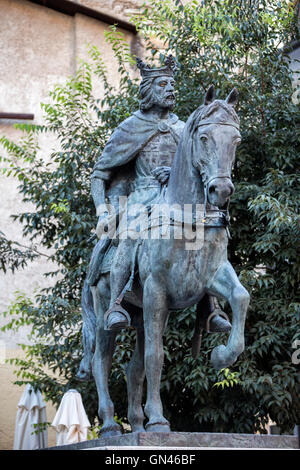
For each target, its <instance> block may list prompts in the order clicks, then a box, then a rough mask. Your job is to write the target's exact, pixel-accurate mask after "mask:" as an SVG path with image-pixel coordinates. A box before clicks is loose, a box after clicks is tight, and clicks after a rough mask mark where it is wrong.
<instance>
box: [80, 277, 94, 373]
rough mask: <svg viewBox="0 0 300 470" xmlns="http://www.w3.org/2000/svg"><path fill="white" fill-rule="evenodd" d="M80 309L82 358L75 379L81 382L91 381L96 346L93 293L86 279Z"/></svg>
mask: <svg viewBox="0 0 300 470" xmlns="http://www.w3.org/2000/svg"><path fill="white" fill-rule="evenodd" d="M81 307H82V321H83V326H82V344H83V358H82V360H81V362H80V366H79V370H78V372H77V375H76V377H77V379H78V380H81V381H85V380H89V379H91V374H92V359H93V355H94V352H95V344H96V315H95V310H94V301H93V293H92V290H91V287H90V285H89V284H88V282H87V279H86V280H85V281H84V284H83V288H82V293H81Z"/></svg>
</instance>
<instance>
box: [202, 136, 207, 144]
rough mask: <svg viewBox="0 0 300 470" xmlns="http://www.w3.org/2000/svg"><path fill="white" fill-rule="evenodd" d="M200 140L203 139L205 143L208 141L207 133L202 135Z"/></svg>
mask: <svg viewBox="0 0 300 470" xmlns="http://www.w3.org/2000/svg"><path fill="white" fill-rule="evenodd" d="M200 140H201V142H203V143H204V144H205V143H206V142H207V136H206V135H202V136H201V137H200Z"/></svg>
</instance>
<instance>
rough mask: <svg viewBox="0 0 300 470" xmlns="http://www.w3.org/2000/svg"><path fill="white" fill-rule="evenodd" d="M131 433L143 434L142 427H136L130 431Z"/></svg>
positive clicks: (143, 429)
mask: <svg viewBox="0 0 300 470" xmlns="http://www.w3.org/2000/svg"><path fill="white" fill-rule="evenodd" d="M131 432H145V428H144V426H136V427H133V428H132V429H131Z"/></svg>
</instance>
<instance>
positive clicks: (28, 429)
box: [14, 384, 48, 450]
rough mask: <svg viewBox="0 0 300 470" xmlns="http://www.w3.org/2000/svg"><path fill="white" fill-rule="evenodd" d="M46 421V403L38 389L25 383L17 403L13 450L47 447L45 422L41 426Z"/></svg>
mask: <svg viewBox="0 0 300 470" xmlns="http://www.w3.org/2000/svg"><path fill="white" fill-rule="evenodd" d="M46 422H47V415H46V405H45V402H44V400H43V397H42V394H41V392H40V391H39V390H38V391H36V392H35V391H34V389H33V388H32V387H31V385H30V384H27V385H26V388H25V391H24V393H23V395H22V396H21V400H20V401H19V403H18V411H17V416H16V426H15V436H14V450H36V449H43V448H45V447H47V437H48V436H47V428H46V424H44V426H41V425H42V423H46ZM34 425H37V426H34ZM37 431H38V432H37Z"/></svg>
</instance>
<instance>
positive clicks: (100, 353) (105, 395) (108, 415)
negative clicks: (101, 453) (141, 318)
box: [92, 279, 122, 436]
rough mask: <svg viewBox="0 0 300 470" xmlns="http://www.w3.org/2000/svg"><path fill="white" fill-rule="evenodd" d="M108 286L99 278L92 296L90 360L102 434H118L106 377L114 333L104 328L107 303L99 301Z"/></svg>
mask: <svg viewBox="0 0 300 470" xmlns="http://www.w3.org/2000/svg"><path fill="white" fill-rule="evenodd" d="M108 294H109V288H108V287H107V285H106V283H105V279H103V280H100V282H99V284H98V288H97V293H96V295H95V296H94V301H95V311H96V312H97V327H96V349H95V354H94V357H93V361H92V370H93V376H94V379H95V383H96V387H97V392H98V403H99V406H98V415H99V418H100V419H101V420H102V421H103V425H102V428H101V435H102V436H113V435H120V434H122V432H121V427H120V425H119V424H118V423H116V422H115V420H114V404H113V402H112V400H111V398H110V395H109V389H108V378H109V373H110V370H111V365H112V357H113V353H114V350H115V338H116V333H115V332H111V331H106V330H104V322H103V317H104V312H105V311H106V307H107V305H104V303H105V302H103V301H101V300H102V299H105V298H107V297H108Z"/></svg>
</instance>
